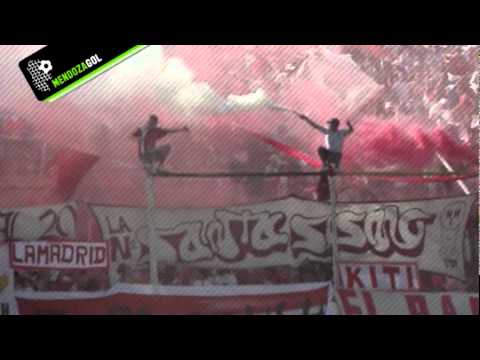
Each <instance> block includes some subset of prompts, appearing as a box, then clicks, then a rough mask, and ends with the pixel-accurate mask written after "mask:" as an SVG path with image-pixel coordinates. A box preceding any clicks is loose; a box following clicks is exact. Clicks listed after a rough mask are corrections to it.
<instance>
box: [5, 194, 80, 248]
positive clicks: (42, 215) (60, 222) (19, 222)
mask: <svg viewBox="0 0 480 360" xmlns="http://www.w3.org/2000/svg"><path fill="white" fill-rule="evenodd" d="M76 214H77V206H76V204H75V203H74V202H71V203H65V204H58V205H51V206H48V205H47V206H38V207H25V208H13V209H1V208H0V244H1V243H3V242H5V241H8V240H19V241H36V240H44V239H48V238H50V237H55V238H64V239H74V238H75V221H76Z"/></svg>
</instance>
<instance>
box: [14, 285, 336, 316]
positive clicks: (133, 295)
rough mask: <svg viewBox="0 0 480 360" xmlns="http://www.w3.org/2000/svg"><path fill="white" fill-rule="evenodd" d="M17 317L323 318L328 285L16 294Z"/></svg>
mask: <svg viewBox="0 0 480 360" xmlns="http://www.w3.org/2000/svg"><path fill="white" fill-rule="evenodd" d="M16 300H17V302H18V309H19V314H21V315H32V314H58V315H60V314H62V315H244V314H272V315H275V314H279V315H280V314H282V315H290V314H292V315H293V314H295V315H297V314H298V315H302V314H304V315H325V314H326V312H327V306H328V301H329V283H312V284H296V285H267V286H205V287H181V286H159V287H152V286H149V285H121V286H115V287H114V288H112V289H111V290H109V291H107V292H102V293H61V292H56V293H32V292H29V293H17V295H16Z"/></svg>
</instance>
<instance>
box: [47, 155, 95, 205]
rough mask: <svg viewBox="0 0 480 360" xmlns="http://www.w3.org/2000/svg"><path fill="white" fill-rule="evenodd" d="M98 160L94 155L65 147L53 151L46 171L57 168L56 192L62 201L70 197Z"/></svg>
mask: <svg viewBox="0 0 480 360" xmlns="http://www.w3.org/2000/svg"><path fill="white" fill-rule="evenodd" d="M98 159H99V157H98V156H96V155H93V154H89V153H85V152H81V151H77V150H73V149H70V148H65V147H62V148H59V149H57V150H56V151H55V154H54V156H53V158H52V159H51V160H50V162H49V163H48V164H47V169H50V168H52V167H56V168H57V180H56V181H57V182H56V191H57V193H59V194H60V196H61V197H62V198H63V199H64V201H65V200H67V199H68V198H69V197H70V196H72V194H73V193H74V192H75V189H76V187H77V185H78V184H79V183H80V180H82V178H83V177H84V176H85V175H86V174H87V172H88V171H89V170H90V169H91V168H92V167H93V165H94V164H95V163H96V162H97V161H98Z"/></svg>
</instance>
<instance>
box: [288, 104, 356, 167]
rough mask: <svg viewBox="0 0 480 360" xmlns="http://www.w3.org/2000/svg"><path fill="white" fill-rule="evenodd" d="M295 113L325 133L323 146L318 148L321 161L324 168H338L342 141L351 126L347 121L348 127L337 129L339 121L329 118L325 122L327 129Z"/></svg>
mask: <svg viewBox="0 0 480 360" xmlns="http://www.w3.org/2000/svg"><path fill="white" fill-rule="evenodd" d="M297 115H298V116H299V117H300V118H301V119H302V120H305V121H306V122H307V123H308V124H309V125H310V126H312V127H313V128H315V129H317V130H319V131H320V132H321V133H323V134H325V135H326V136H325V147H319V148H318V154H319V156H320V159H321V160H322V162H323V165H324V169H325V168H328V167H330V166H331V165H333V166H334V167H335V168H336V169H339V168H340V162H341V160H342V153H343V143H344V141H345V138H346V137H347V136H349V135H350V134H352V133H353V126H352V124H350V122H348V121H347V125H348V129H341V130H339V129H338V127H339V125H340V121H339V120H338V119H331V120H329V121H328V122H327V123H328V124H329V127H328V129H327V128H325V127H323V126H320V125H318V124H316V123H315V122H313V121H312V120H311V119H309V118H308V117H307V116H305V115H303V114H298V113H297Z"/></svg>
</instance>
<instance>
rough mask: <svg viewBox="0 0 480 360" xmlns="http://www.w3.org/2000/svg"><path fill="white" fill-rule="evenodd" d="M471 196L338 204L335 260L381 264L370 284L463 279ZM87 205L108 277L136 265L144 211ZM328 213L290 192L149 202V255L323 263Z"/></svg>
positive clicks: (143, 245)
mask: <svg viewBox="0 0 480 360" xmlns="http://www.w3.org/2000/svg"><path fill="white" fill-rule="evenodd" d="M473 200H474V197H473V196H464V197H458V198H449V199H439V200H424V201H412V202H396V203H371V204H370V203H359V204H346V203H340V204H338V205H337V216H336V225H337V237H338V258H337V261H338V262H339V263H349V264H350V266H351V265H352V264H358V265H357V268H356V269H353V270H352V269H351V270H350V271H351V272H352V271H353V272H355V271H357V270H358V266H363V269H364V270H358V272H360V271H362V272H365V271H368V272H370V271H372V270H371V269H370V268H369V265H374V264H379V265H381V266H380V267H376V266H374V269H373V271H374V272H375V275H376V278H370V280H369V281H370V285H374V282H375V281H376V282H377V284H379V285H381V286H378V287H377V288H379V289H393V288H396V289H405V290H412V289H417V288H418V287H419V285H418V277H417V276H416V270H417V269H418V270H424V271H430V272H436V273H439V274H444V275H448V276H452V277H455V278H458V279H460V280H464V278H465V270H464V251H463V240H464V232H465V225H466V221H467V216H468V212H469V211H470V207H471V204H472V201H473ZM91 208H92V211H93V213H94V215H95V217H96V219H97V222H98V224H99V226H100V229H101V232H102V236H103V240H104V241H107V242H109V243H110V254H111V259H110V261H111V264H112V265H113V266H112V269H111V274H112V276H113V277H115V276H117V275H114V274H116V273H117V271H116V268H117V267H118V266H119V265H120V264H121V263H128V264H129V266H136V265H137V264H139V263H141V262H144V261H145V262H146V261H147V260H148V258H149V255H148V254H149V249H150V245H149V237H148V224H147V222H146V219H147V217H146V210H145V209H140V208H121V207H107V206H95V205H92V206H91ZM330 211H331V209H330V206H329V205H328V204H327V203H323V202H315V201H307V200H301V199H297V198H293V197H292V198H288V199H283V200H277V201H272V202H268V203H264V204H258V205H251V206H242V207H231V208H225V209H178V210H174V209H172V210H162V209H157V210H155V211H154V214H153V221H152V227H153V228H154V236H153V246H154V249H153V251H154V254H155V257H156V259H157V261H161V262H165V263H184V264H194V265H198V266H202V267H217V268H219V267H220V268H261V267H269V266H280V265H287V266H293V267H296V266H299V265H300V264H301V263H302V262H303V261H305V260H306V259H309V260H313V261H325V262H331V261H332V260H331V253H332V249H331V243H332V238H333V237H332V226H331V216H330V215H331V214H330ZM362 264H363V265H362ZM391 265H395V269H391ZM382 266H383V267H382ZM385 266H387V268H385ZM365 267H366V268H365ZM344 270H345V271H347V270H346V269H344ZM341 271H343V270H342V269H341ZM362 276H363V275H362ZM392 277H395V279H394V280H393V281H394V283H395V284H394V285H391V280H389V279H391V278H392ZM112 280H113V281H115V279H114V278H112ZM345 280H346V283H348V279H345ZM351 280H352V279H350V282H351ZM357 282H358V281H357ZM397 282H398V283H397ZM388 283H390V285H388V286H387V285H385V284H388ZM382 284H383V285H382ZM352 286H353V285H352ZM359 287H361V286H359ZM374 288H375V287H374Z"/></svg>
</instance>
